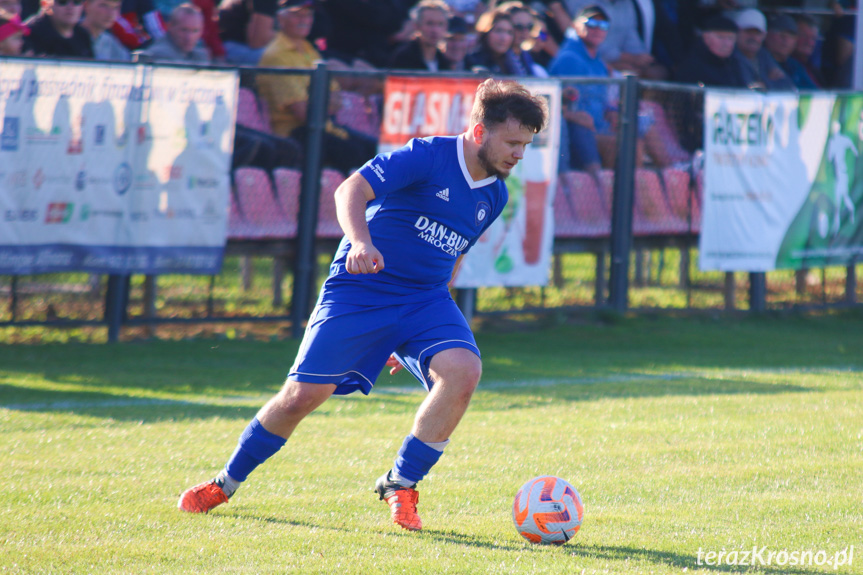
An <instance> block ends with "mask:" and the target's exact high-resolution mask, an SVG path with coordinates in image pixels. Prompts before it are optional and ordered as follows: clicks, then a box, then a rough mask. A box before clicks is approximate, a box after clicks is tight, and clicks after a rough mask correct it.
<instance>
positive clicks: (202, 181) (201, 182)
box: [189, 176, 219, 190]
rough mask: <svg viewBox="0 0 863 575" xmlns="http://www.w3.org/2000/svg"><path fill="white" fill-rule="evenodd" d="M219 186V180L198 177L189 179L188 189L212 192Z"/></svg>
mask: <svg viewBox="0 0 863 575" xmlns="http://www.w3.org/2000/svg"><path fill="white" fill-rule="evenodd" d="M218 186H219V180H218V179H216V178H202V177H200V176H190V177H189V189H190V190H194V189H195V188H202V189H205V190H213V189H215V188H217V187H218Z"/></svg>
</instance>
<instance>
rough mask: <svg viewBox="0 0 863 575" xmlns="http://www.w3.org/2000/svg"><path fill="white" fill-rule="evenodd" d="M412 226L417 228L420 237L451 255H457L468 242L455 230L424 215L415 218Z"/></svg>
mask: <svg viewBox="0 0 863 575" xmlns="http://www.w3.org/2000/svg"><path fill="white" fill-rule="evenodd" d="M414 228H416V229H417V230H419V234H418V235H419V238H420V239H422V240H425V241H427V242H428V243H430V244H431V245H433V246H434V247H436V248H440V249H441V250H443V251H444V252H445V253H447V254H449V255H451V256H455V257H458V256H459V255H460V254H461V252H462V251H463V250H464V249H465V248H466V247H467V244H468V243H469V242H468V240H467V239H465V238H463V237H462V236H461V235H460V234H459V233H458V232H457V231H455V230H451V229H449V228H448V227H446V226H445V225H443V224H440V223H438V222H436V221H434V220H431V219H429V218H427V217H426V216H420V217H419V218H417V221H416V223H415V224H414Z"/></svg>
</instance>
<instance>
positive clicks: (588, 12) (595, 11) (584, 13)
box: [575, 4, 611, 22]
mask: <svg viewBox="0 0 863 575" xmlns="http://www.w3.org/2000/svg"><path fill="white" fill-rule="evenodd" d="M597 16H599V17H601V18H605V19H606V20H608V21H609V22H610V21H611V18H610V17H609V15H608V12H606V11H605V10H603V8H602V6H597V5H596V4H591V5H590V6H585V7H584V8H582V9H581V10H579V11H578V14H576V15H575V18H576V19H579V18H595V17H597Z"/></svg>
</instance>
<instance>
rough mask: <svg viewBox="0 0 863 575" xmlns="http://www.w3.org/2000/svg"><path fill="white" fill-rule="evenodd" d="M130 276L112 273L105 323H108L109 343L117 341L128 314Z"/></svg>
mask: <svg viewBox="0 0 863 575" xmlns="http://www.w3.org/2000/svg"><path fill="white" fill-rule="evenodd" d="M128 279H129V276H128V275H118V274H111V275H109V276H108V287H107V289H106V290H105V323H106V324H108V343H117V341H118V340H119V339H120V328H121V327H122V325H123V319H124V318H125V316H126V303H127V302H128V301H129V293H128V290H129V282H128Z"/></svg>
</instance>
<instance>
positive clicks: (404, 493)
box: [375, 471, 423, 531]
mask: <svg viewBox="0 0 863 575" xmlns="http://www.w3.org/2000/svg"><path fill="white" fill-rule="evenodd" d="M414 487H416V483H414V484H413V485H412V486H410V487H405V486H404V485H400V484H398V483H396V482H395V481H392V480H391V479H390V473H389V471H388V472H387V473H386V474H385V475H382V476H381V477H380V478H378V480H377V482H376V483H375V491H376V492H377V494H378V496H379V497H380V498H381V501H386V502H387V504H388V505H389V506H390V514H391V515H392V518H393V523H395V524H396V525H401V526H402V528H403V529H407V530H408V531H419V530H420V529H422V528H423V522H422V519H420V516H419V515H417V501H419V497H420V494H419V491H417V490H416V489H414Z"/></svg>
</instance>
